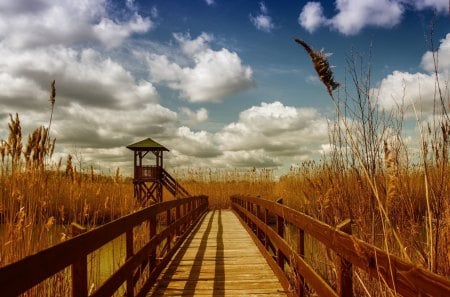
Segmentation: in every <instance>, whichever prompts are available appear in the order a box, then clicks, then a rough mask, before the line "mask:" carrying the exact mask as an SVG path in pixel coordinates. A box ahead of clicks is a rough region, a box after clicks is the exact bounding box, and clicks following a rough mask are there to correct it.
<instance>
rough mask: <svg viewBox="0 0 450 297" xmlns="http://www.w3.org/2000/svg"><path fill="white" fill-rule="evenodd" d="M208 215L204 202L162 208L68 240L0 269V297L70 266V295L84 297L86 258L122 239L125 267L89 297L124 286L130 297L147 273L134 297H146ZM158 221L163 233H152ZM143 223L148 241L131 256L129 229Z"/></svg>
mask: <svg viewBox="0 0 450 297" xmlns="http://www.w3.org/2000/svg"><path fill="white" fill-rule="evenodd" d="M207 209H208V198H207V197H206V196H199V197H190V198H184V199H179V200H173V201H167V202H162V203H158V204H155V205H152V206H150V207H147V208H145V209H142V210H140V211H138V212H136V213H133V214H130V215H128V216H125V217H122V218H120V219H118V220H115V221H113V222H111V223H108V224H105V225H103V226H101V227H98V228H96V229H94V230H92V231H89V232H86V233H83V234H81V235H78V236H76V237H73V238H71V239H69V240H67V241H64V242H62V243H60V244H58V245H56V246H53V247H51V248H49V249H46V250H43V251H41V252H39V253H37V254H35V255H32V256H29V257H26V258H24V259H22V260H20V261H18V262H16V263H12V264H10V265H7V266H5V267H3V268H1V269H0V295H1V296H17V295H18V294H21V293H23V292H25V291H27V290H29V289H30V288H32V287H34V286H35V285H37V284H39V283H40V282H42V281H44V280H45V279H47V278H49V277H51V276H53V275H55V274H56V273H58V272H59V271H61V270H62V269H64V268H66V267H68V266H71V271H72V272H71V281H72V295H73V296H74V297H79V296H82V297H84V296H88V278H87V275H88V270H87V258H88V257H87V256H88V254H89V253H92V252H94V251H95V250H97V249H99V248H100V247H102V246H103V245H105V244H106V243H109V242H111V241H113V240H114V239H116V238H118V237H119V236H121V235H123V234H125V245H126V261H125V263H124V264H123V265H122V266H121V267H120V268H118V269H117V270H116V271H115V272H114V273H113V274H112V275H111V276H110V277H109V278H108V279H107V280H106V281H105V282H104V283H103V284H102V285H101V286H100V287H98V288H97V289H96V290H95V291H94V292H93V293H92V294H91V295H90V296H111V295H112V294H113V293H114V292H115V291H117V290H118V289H119V288H120V287H121V286H122V285H123V284H124V283H125V282H126V296H127V297H132V296H135V294H134V291H135V288H134V287H135V285H136V283H137V282H138V281H139V279H140V278H141V277H142V276H143V275H142V272H143V271H144V270H145V269H147V270H146V271H148V274H147V275H146V279H145V281H144V284H143V285H142V287H141V288H140V290H139V292H138V293H137V294H136V296H145V294H146V293H147V291H148V290H149V289H150V288H151V286H152V285H153V283H154V282H155V281H156V279H157V277H158V275H159V274H160V272H161V271H162V270H163V268H164V267H165V266H166V265H167V263H168V262H169V260H170V258H171V257H172V256H173V254H174V253H175V252H176V250H177V249H178V248H179V246H180V245H181V243H182V242H183V240H184V238H185V237H186V236H187V235H188V234H189V232H190V230H191V229H192V228H193V227H194V226H195V224H196V222H197V221H198V220H199V219H200V218H201V216H202V215H203V214H204V213H205V212H206V211H207ZM158 215H161V216H165V221H164V222H165V223H166V226H164V228H157V225H158V222H157V217H158ZM142 223H147V226H148V238H149V240H148V242H146V243H145V244H144V245H143V247H142V248H141V249H139V250H137V251H135V250H134V246H135V243H134V237H135V236H134V235H135V234H134V231H133V228H134V227H137V226H139V225H141V224H142Z"/></svg>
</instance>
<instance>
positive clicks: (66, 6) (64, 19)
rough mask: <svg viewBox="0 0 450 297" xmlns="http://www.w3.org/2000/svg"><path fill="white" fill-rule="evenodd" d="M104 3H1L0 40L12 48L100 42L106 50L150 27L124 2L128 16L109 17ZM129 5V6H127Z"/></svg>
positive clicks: (42, 0)
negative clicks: (122, 17) (119, 17)
mask: <svg viewBox="0 0 450 297" xmlns="http://www.w3.org/2000/svg"><path fill="white" fill-rule="evenodd" d="M107 3H108V2H107V1H106V0H81V1H70V0H61V1H58V5H55V3H54V1H52V0H40V1H28V0H15V1H2V3H1V4H0V8H1V9H0V39H2V42H4V43H5V44H8V45H9V46H10V47H12V48H15V49H23V48H31V47H36V46H48V45H52V44H62V45H73V44H76V43H80V42H81V43H88V42H93V41H94V42H100V43H102V44H104V45H106V46H108V47H115V46H118V45H120V44H121V43H122V42H123V41H124V40H125V39H126V38H127V37H129V36H130V35H132V34H134V33H143V32H147V31H148V30H150V29H151V28H152V27H153V26H154V25H153V22H152V21H151V20H150V19H149V18H148V17H142V16H141V15H139V14H138V13H137V12H136V11H135V8H134V6H133V5H134V4H133V1H128V2H127V3H128V4H129V5H128V6H129V11H128V14H129V16H126V15H125V17H124V19H123V20H118V19H116V18H113V17H112V16H111V15H110V14H109V13H108V10H107ZM130 5H131V6H130Z"/></svg>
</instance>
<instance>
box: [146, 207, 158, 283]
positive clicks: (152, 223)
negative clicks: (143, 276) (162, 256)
mask: <svg viewBox="0 0 450 297" xmlns="http://www.w3.org/2000/svg"><path fill="white" fill-rule="evenodd" d="M156 216H157V214H155V215H153V216H151V217H150V219H149V220H148V226H149V240H152V238H153V237H155V235H156V232H157V230H156ZM155 267H156V246H154V247H153V248H152V250H151V251H150V255H149V259H148V270H149V274H150V275H151V273H152V272H153V270H154V269H155Z"/></svg>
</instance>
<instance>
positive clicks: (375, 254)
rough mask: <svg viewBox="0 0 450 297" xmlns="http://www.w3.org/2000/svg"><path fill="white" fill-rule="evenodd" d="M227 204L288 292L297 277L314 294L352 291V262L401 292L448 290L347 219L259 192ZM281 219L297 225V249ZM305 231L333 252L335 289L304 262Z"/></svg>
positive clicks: (298, 292)
mask: <svg viewBox="0 0 450 297" xmlns="http://www.w3.org/2000/svg"><path fill="white" fill-rule="evenodd" d="M231 206H232V208H233V210H234V211H235V212H236V213H237V214H238V216H239V217H240V219H241V221H242V222H243V224H244V226H245V227H246V228H247V230H248V231H249V233H250V234H251V235H252V237H253V239H254V241H255V242H256V244H257V245H258V247H259V248H260V250H261V252H262V253H263V254H264V255H265V257H266V259H267V261H268V262H269V264H270V265H271V266H272V269H273V270H274V272H275V273H276V274H277V276H278V278H279V279H280V282H281V284H282V286H283V287H284V288H285V290H286V291H289V292H290V295H292V296H303V295H304V288H305V286H304V285H303V284H302V283H303V282H304V283H307V284H308V285H309V287H311V288H312V289H313V290H314V291H315V292H316V293H317V294H318V295H319V296H353V288H352V286H353V285H352V265H354V266H356V267H358V268H360V269H362V270H364V271H366V272H367V273H368V274H369V275H370V276H372V277H373V278H374V279H376V280H378V281H380V282H382V283H384V284H387V285H388V286H389V287H390V288H392V289H394V290H395V291H396V292H397V293H399V294H400V295H402V296H442V297H444V296H450V280H449V279H447V278H445V277H443V276H440V275H437V274H434V273H432V272H430V271H427V270H425V269H423V268H421V267H418V266H415V265H413V264H410V263H407V262H405V261H404V260H402V259H400V258H398V257H396V256H394V255H390V254H387V253H386V252H385V251H383V250H381V249H379V248H377V247H375V246H373V245H370V244H367V243H365V242H363V241H361V240H359V239H357V238H355V237H353V236H351V235H349V234H347V233H349V231H350V230H349V229H348V226H349V224H348V222H347V223H345V222H344V223H343V224H340V226H338V227H337V228H333V227H331V226H329V225H326V224H325V223H323V222H320V221H318V220H316V219H314V218H312V217H310V216H307V215H305V214H303V213H301V212H298V211H296V210H294V209H291V208H289V207H287V206H285V205H282V204H279V203H275V202H272V201H269V200H265V199H261V198H253V197H243V196H233V197H231ZM273 216H275V218H276V227H275V228H272V227H271V226H270V222H269V217H273ZM287 224H290V225H291V226H294V227H295V228H296V229H297V232H298V247H297V249H294V248H292V247H291V246H290V245H289V244H288V243H287V241H286V240H285V238H284V237H285V227H286V226H287ZM350 232H351V231H350ZM305 233H306V234H308V235H309V236H311V237H313V238H315V239H317V240H318V241H320V242H322V243H323V244H324V245H325V246H326V248H327V249H330V250H332V251H334V252H335V253H336V255H337V256H338V263H337V265H336V267H337V269H336V270H337V288H336V290H334V289H333V288H332V287H331V286H330V285H329V284H327V282H326V281H325V280H324V279H323V278H322V277H321V276H320V275H319V274H318V273H317V272H316V271H315V270H314V269H313V268H312V267H311V266H310V265H309V264H308V263H307V262H305V260H304V254H305ZM287 266H288V267H287ZM288 271H289V272H288ZM293 278H295V281H294V282H293Z"/></svg>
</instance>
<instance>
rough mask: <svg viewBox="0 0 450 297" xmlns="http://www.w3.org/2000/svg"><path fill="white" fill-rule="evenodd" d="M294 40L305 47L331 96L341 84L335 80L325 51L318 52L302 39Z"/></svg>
mask: <svg viewBox="0 0 450 297" xmlns="http://www.w3.org/2000/svg"><path fill="white" fill-rule="evenodd" d="M294 40H295V42H297V43H298V44H300V45H301V46H303V48H304V49H305V50H306V52H307V53H308V54H309V56H310V57H311V60H312V62H313V65H314V69H315V70H316V72H317V75H318V76H319V79H320V80H321V81H322V82H323V84H324V85H325V87H326V88H327V91H328V93H329V94H330V96H331V92H332V91H334V90H335V89H336V88H337V87H339V83H337V82H336V81H335V80H334V78H333V71H332V70H331V66H330V64H329V63H328V58H327V54H325V53H324V52H323V51H320V52H318V51H316V50H314V49H313V48H312V47H310V46H309V45H308V44H307V43H306V42H305V41H303V40H301V39H298V38H296V39H294Z"/></svg>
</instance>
